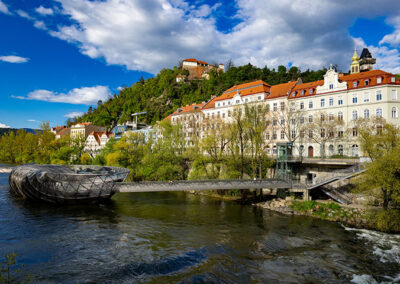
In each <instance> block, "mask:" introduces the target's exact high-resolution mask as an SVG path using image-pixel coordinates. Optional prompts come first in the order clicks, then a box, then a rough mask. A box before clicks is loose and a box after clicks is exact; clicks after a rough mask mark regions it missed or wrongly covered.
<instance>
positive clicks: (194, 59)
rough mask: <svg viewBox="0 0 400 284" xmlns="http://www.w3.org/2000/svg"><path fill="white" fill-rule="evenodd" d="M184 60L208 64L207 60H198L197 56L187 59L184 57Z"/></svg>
mask: <svg viewBox="0 0 400 284" xmlns="http://www.w3.org/2000/svg"><path fill="white" fill-rule="evenodd" d="M183 61H184V62H185V61H186V62H196V63H198V64H205V65H208V63H207V62H205V61H201V60H197V59H196V58H187V59H184V60H183Z"/></svg>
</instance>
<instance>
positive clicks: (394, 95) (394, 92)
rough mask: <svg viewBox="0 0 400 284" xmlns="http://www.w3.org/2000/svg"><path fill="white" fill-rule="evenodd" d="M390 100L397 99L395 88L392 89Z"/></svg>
mask: <svg viewBox="0 0 400 284" xmlns="http://www.w3.org/2000/svg"><path fill="white" fill-rule="evenodd" d="M392 100H393V101H395V100H397V90H392Z"/></svg>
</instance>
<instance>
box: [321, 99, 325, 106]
mask: <svg viewBox="0 0 400 284" xmlns="http://www.w3.org/2000/svg"><path fill="white" fill-rule="evenodd" d="M321 107H325V99H321Z"/></svg>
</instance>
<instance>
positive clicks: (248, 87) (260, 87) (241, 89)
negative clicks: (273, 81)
mask: <svg viewBox="0 0 400 284" xmlns="http://www.w3.org/2000/svg"><path fill="white" fill-rule="evenodd" d="M270 88H271V86H270V85H268V84H267V83H265V82H264V81H262V80H257V81H253V82H249V83H245V84H240V85H235V86H233V87H231V88H229V89H228V90H226V91H225V92H224V93H223V94H222V95H221V96H219V97H217V98H216V99H215V100H216V101H222V100H227V99H231V98H233V97H234V96H235V94H237V93H239V94H240V95H241V96H248V95H254V94H258V93H269V91H270Z"/></svg>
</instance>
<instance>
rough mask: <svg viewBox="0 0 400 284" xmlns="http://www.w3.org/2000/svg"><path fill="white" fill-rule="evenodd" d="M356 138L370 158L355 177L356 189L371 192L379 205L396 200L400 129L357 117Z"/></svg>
mask: <svg viewBox="0 0 400 284" xmlns="http://www.w3.org/2000/svg"><path fill="white" fill-rule="evenodd" d="M358 126H359V133H360V135H359V141H360V144H361V147H362V149H363V151H364V153H365V154H366V155H367V156H368V157H369V158H370V159H371V162H369V163H368V164H367V171H366V173H365V174H363V175H362V177H361V178H360V180H359V189H361V190H362V191H365V192H368V193H371V194H372V195H374V196H375V197H376V198H378V199H379V200H380V201H381V204H382V207H383V208H384V209H388V207H389V205H390V204H392V205H395V204H399V202H400V130H399V128H398V127H396V126H394V125H392V124H389V123H386V122H384V121H383V120H382V119H372V120H361V121H360V122H359V123H358Z"/></svg>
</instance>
